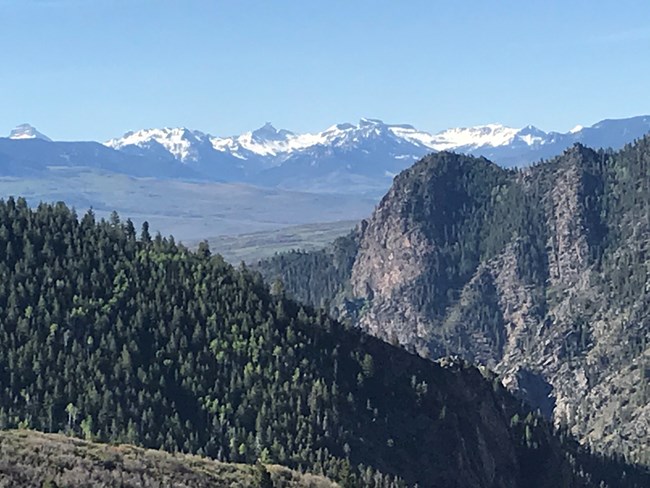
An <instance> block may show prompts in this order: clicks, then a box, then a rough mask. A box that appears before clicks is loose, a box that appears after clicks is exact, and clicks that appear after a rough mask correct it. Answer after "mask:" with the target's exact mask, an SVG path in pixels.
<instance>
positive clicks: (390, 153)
mask: <svg viewBox="0 0 650 488" xmlns="http://www.w3.org/2000/svg"><path fill="white" fill-rule="evenodd" d="M648 132H650V116H640V117H633V118H628V119H618V120H603V121H601V122H598V123H597V124H595V125H593V126H591V127H582V126H577V127H576V128H574V129H572V130H571V131H569V132H566V133H559V132H544V131H542V130H540V129H538V128H536V127H534V126H531V125H529V126H526V127H523V128H512V127H506V126H503V125H500V124H489V125H483V126H477V127H468V128H454V129H448V130H445V131H442V132H439V133H437V134H430V133H427V132H424V131H420V130H418V129H416V128H414V127H413V126H411V125H395V124H386V123H384V122H382V121H381V120H377V119H367V118H364V119H361V120H360V121H359V123H357V124H349V123H344V124H337V125H333V126H331V127H329V128H327V129H325V130H324V131H322V132H317V133H306V134H296V133H293V132H291V131H288V130H284V129H281V130H278V129H276V128H275V127H273V125H271V124H270V123H267V124H265V125H264V126H263V127H261V128H259V129H257V130H254V131H251V132H246V133H244V134H241V135H238V136H232V137H215V136H211V135H209V134H206V133H204V132H200V131H197V130H189V129H186V128H163V129H146V130H137V131H134V132H129V133H127V134H125V135H124V136H122V137H119V138H115V139H111V140H109V141H107V142H105V143H104V145H103V146H101V147H102V148H103V149H101V150H100V149H99V148H98V147H96V146H99V144H97V143H57V142H51V141H50V140H49V139H48V138H47V137H46V136H44V135H43V134H41V133H40V132H38V131H37V130H36V129H34V128H33V127H31V126H29V125H27V124H24V125H21V126H19V127H17V128H16V129H15V130H14V131H12V133H11V135H10V137H9V139H4V141H6V142H5V143H3V142H2V141H3V139H0V175H1V174H2V173H1V171H2V167H3V165H2V160H3V157H2V156H3V154H4V156H7V150H8V145H7V143H10V144H9V146H10V147H9V149H10V150H9V151H8V152H9V153H10V155H14V156H16V155H17V154H16V153H17V152H18V155H19V156H22V157H21V158H20V159H21V160H32V159H33V158H30V157H25V156H26V155H25V154H22V155H21V154H20V149H21V146H18V145H16V144H15V142H18V141H20V142H23V143H24V142H25V141H26V140H37V141H38V144H39V147H38V149H39V150H38V151H37V153H38V154H40V155H41V156H40V157H44V156H43V154H42V153H43V151H45V152H48V151H47V149H48V148H49V149H51V151H50V152H52V154H50V155H48V156H47V160H48V164H53V162H54V164H56V162H57V161H61V158H63V159H64V160H66V161H68V162H70V163H71V164H72V163H74V164H78V165H80V164H84V161H85V164H87V165H89V166H92V167H99V168H101V169H103V170H111V164H110V163H109V162H107V161H98V159H102V158H104V159H106V158H108V159H110V160H111V161H113V164H114V165H115V166H116V167H115V170H116V171H118V172H124V168H125V167H126V168H131V169H130V170H128V171H127V173H128V174H130V173H129V171H131V172H135V173H137V175H138V176H141V175H147V176H156V177H161V178H190V179H207V180H219V181H238V182H245V183H252V184H256V185H262V186H280V187H284V188H290V189H299V190H305V191H326V192H359V191H361V192H364V191H365V192H378V193H381V192H382V191H383V190H385V189H386V188H387V187H388V186H389V185H390V182H391V178H392V176H394V175H395V174H397V173H398V172H400V171H401V170H403V169H405V168H407V167H408V166H410V165H411V164H412V163H413V162H414V161H415V160H417V159H418V158H420V157H422V156H424V155H425V154H427V153H430V152H435V151H443V150H444V151H456V152H462V153H467V154H472V155H480V156H485V157H487V158H488V159H490V160H492V161H495V162H497V163H499V164H502V165H504V166H516V165H519V166H521V165H526V164H530V163H532V162H535V161H538V160H540V159H543V158H549V157H552V156H555V155H557V154H559V153H561V152H562V151H563V150H564V149H566V148H567V147H569V146H571V145H573V144H574V143H577V142H579V143H582V144H585V145H587V146H591V147H613V148H618V147H621V146H622V145H624V144H625V143H628V142H631V141H632V140H634V139H636V138H638V137H641V136H643V135H644V134H646V133H648ZM11 143H14V144H13V145H12V144H11ZM45 143H49V144H48V145H47V147H46V146H45ZM75 144H86V145H87V146H86V147H85V148H84V151H81V153H80V152H79V149H80V147H76V146H74V145H75ZM89 144H94V146H88V145H89ZM60 145H63V146H60ZM71 145H72V146H71ZM22 149H31V150H32V151H33V150H34V149H35V148H34V147H32V148H27V147H22ZM61 150H65V151H67V152H66V153H65V155H64V156H62V155H61ZM57 151H58V153H57ZM107 151H108V152H107ZM27 152H28V153H29V151H27ZM89 153H90V154H89ZM93 154H94V156H93ZM109 154H110V157H109ZM27 156H29V154H27ZM5 159H6V157H5Z"/></svg>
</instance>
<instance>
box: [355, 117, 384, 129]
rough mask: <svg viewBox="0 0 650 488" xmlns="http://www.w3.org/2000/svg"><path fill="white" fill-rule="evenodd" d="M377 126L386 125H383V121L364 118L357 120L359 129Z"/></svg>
mask: <svg viewBox="0 0 650 488" xmlns="http://www.w3.org/2000/svg"><path fill="white" fill-rule="evenodd" d="M378 125H386V124H384V121H383V120H379V119H369V118H366V117H362V118H361V120H359V127H370V126H372V127H374V126H378Z"/></svg>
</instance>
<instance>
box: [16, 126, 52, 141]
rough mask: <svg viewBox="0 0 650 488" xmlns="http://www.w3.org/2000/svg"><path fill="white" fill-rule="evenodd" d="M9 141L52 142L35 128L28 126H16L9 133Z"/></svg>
mask: <svg viewBox="0 0 650 488" xmlns="http://www.w3.org/2000/svg"><path fill="white" fill-rule="evenodd" d="M9 139H15V140H20V139H41V140H43V141H48V142H52V139H50V138H49V137H47V136H46V135H45V134H43V133H41V132H39V131H37V130H36V128H35V127H32V126H31V125H29V124H21V125H19V126H16V127H15V128H14V129H13V130H12V131H11V132H10V133H9Z"/></svg>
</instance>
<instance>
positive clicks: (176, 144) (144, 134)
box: [105, 127, 207, 161]
mask: <svg viewBox="0 0 650 488" xmlns="http://www.w3.org/2000/svg"><path fill="white" fill-rule="evenodd" d="M206 137H207V136H206V135H205V134H204V133H202V132H199V131H192V130H189V129H186V128H184V127H177V128H169V127H165V128H163V129H142V130H137V131H131V132H127V133H126V134H124V136H123V137H120V138H117V139H111V140H110V141H107V142H106V143H105V145H106V146H108V147H112V148H113V149H118V150H120V149H124V148H126V147H128V146H137V147H140V148H148V147H151V146H152V145H154V146H155V145H159V146H162V147H163V148H164V149H165V150H166V151H168V152H169V153H170V154H171V155H172V156H173V157H175V158H176V159H179V160H180V161H188V160H194V159H196V158H197V157H198V156H197V154H196V150H195V148H194V146H195V145H196V144H197V143H201V142H202V141H204V140H205V139H206Z"/></svg>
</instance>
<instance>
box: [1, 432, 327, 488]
mask: <svg viewBox="0 0 650 488" xmlns="http://www.w3.org/2000/svg"><path fill="white" fill-rule="evenodd" d="M265 470H266V472H267V473H268V474H269V477H270V479H271V482H272V484H273V485H272V486H273V487H276V488H335V487H336V486H338V485H336V484H335V483H333V482H331V481H329V480H327V479H325V478H323V477H320V476H314V475H310V474H301V473H297V472H295V471H291V470H289V469H286V468H283V467H281V466H265V467H264V468H262V469H260V468H259V467H258V466H251V465H247V464H230V463H222V462H219V461H214V460H210V459H206V458H202V457H199V456H192V455H187V454H170V453H167V452H163V451H155V450H151V449H142V448H139V447H135V446H131V445H116V446H113V445H107V444H97V443H94V442H88V441H84V440H80V439H73V438H70V437H66V436H63V435H59V434H42V433H39V432H34V431H26V430H13V431H6V432H0V487H1V488H42V487H49V488H54V487H60V488H63V487H65V488H81V487H90V486H92V487H93V488H113V487H119V488H136V487H137V488H159V487H160V488H162V487H175V488H208V487H209V488H249V487H260V488H263V487H264V484H263V481H262V479H263V478H262V477H263V475H262V473H263V472H264V471H265ZM267 486H268V485H267Z"/></svg>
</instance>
